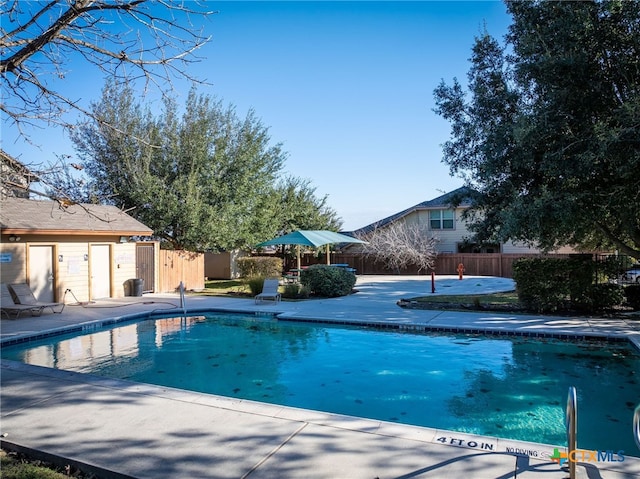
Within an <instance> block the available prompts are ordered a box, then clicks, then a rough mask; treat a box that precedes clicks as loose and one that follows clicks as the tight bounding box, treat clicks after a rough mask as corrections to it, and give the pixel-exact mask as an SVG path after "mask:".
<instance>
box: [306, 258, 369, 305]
mask: <svg viewBox="0 0 640 479" xmlns="http://www.w3.org/2000/svg"><path fill="white" fill-rule="evenodd" d="M300 282H301V283H302V285H303V286H304V287H306V288H307V289H308V290H309V291H310V292H311V293H313V294H315V295H317V296H323V297H325V298H335V297H336V296H346V295H348V294H350V293H351V291H352V290H353V286H354V285H355V284H356V275H355V274H353V273H351V272H349V271H346V270H344V269H342V268H336V267H334V266H327V265H322V264H316V265H313V266H309V267H308V268H307V269H304V270H302V273H301V275H300Z"/></svg>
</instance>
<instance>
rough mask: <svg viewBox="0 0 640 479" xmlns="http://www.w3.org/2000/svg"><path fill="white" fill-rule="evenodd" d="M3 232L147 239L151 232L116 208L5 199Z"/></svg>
mask: <svg viewBox="0 0 640 479" xmlns="http://www.w3.org/2000/svg"><path fill="white" fill-rule="evenodd" d="M0 228H1V229H2V232H3V233H7V234H8V233H19V234H28V233H29V234H70V235H73V234H100V235H107V234H108V235H123V236H150V235H151V234H153V231H152V230H151V229H149V228H148V227H146V226H145V225H144V224H142V223H140V222H139V221H138V220H136V219H135V218H133V217H131V216H129V215H128V214H126V213H124V212H123V211H121V210H119V209H118V208H117V207H115V206H105V205H91V204H83V205H70V206H67V207H63V206H61V205H60V204H59V203H58V202H55V201H36V200H28V199H23V198H6V199H3V200H2V204H1V205H0Z"/></svg>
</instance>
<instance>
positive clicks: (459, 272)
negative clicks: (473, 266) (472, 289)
mask: <svg viewBox="0 0 640 479" xmlns="http://www.w3.org/2000/svg"><path fill="white" fill-rule="evenodd" d="M462 273H464V265H463V264H462V263H460V264H459V265H458V279H462Z"/></svg>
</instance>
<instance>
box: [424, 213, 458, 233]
mask: <svg viewBox="0 0 640 479" xmlns="http://www.w3.org/2000/svg"><path fill="white" fill-rule="evenodd" d="M453 218H454V215H453V210H431V211H430V212H429V225H430V226H431V229H432V230H452V229H453V224H454V221H453Z"/></svg>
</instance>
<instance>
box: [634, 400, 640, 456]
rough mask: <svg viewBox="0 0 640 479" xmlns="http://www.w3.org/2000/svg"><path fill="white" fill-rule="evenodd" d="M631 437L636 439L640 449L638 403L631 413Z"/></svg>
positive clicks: (639, 412) (639, 405)
mask: <svg viewBox="0 0 640 479" xmlns="http://www.w3.org/2000/svg"><path fill="white" fill-rule="evenodd" d="M633 438H634V439H635V440H636V446H638V449H640V404H638V406H637V407H636V410H635V411H634V413H633Z"/></svg>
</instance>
